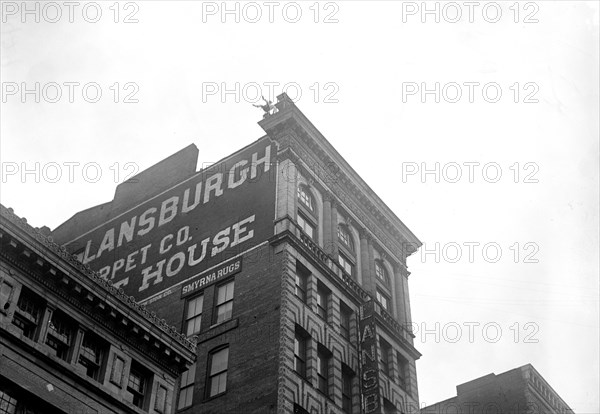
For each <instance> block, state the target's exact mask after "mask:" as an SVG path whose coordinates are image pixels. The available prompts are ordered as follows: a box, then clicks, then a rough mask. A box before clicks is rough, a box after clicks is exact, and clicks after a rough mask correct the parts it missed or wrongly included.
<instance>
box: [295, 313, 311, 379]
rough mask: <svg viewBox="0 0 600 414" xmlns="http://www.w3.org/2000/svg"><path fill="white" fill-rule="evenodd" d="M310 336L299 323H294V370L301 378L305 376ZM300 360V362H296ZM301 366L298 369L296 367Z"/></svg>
mask: <svg viewBox="0 0 600 414" xmlns="http://www.w3.org/2000/svg"><path fill="white" fill-rule="evenodd" d="M309 338H310V336H309V335H308V333H307V332H306V331H304V329H302V328H301V327H300V326H299V325H296V329H295V332H294V372H296V373H297V374H298V375H300V376H301V377H302V378H304V379H306V378H307V373H308V369H307V363H306V362H307V355H308V340H309ZM298 361H300V362H301V363H298ZM299 366H301V369H300V370H299V369H298V367H299Z"/></svg>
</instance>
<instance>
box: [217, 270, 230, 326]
mask: <svg viewBox="0 0 600 414" xmlns="http://www.w3.org/2000/svg"><path fill="white" fill-rule="evenodd" d="M233 286H234V282H233V280H232V281H231V282H229V283H227V284H225V285H222V286H219V287H218V288H217V305H216V312H215V315H216V320H215V323H221V322H224V321H227V320H229V319H231V315H232V314H233Z"/></svg>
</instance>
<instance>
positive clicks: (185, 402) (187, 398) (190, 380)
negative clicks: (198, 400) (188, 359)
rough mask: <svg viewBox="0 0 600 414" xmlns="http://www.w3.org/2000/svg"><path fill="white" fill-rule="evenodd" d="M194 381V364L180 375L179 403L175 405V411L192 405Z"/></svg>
mask: <svg viewBox="0 0 600 414" xmlns="http://www.w3.org/2000/svg"><path fill="white" fill-rule="evenodd" d="M195 380H196V364H192V365H191V366H190V368H189V369H188V370H187V371H185V372H184V373H183V374H181V381H180V383H179V402H178V403H177V409H178V410H181V409H183V408H186V407H189V406H190V405H192V398H193V397H194V381H195Z"/></svg>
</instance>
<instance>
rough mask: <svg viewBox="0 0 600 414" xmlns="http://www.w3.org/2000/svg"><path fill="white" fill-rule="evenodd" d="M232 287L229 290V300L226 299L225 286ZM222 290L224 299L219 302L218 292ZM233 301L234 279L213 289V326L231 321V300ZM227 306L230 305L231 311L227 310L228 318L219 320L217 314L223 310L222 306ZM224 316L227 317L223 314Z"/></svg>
mask: <svg viewBox="0 0 600 414" xmlns="http://www.w3.org/2000/svg"><path fill="white" fill-rule="evenodd" d="M230 285H231V286H232V288H231V298H229V299H227V291H228V289H227V286H230ZM222 288H225V298H224V301H223V302H219V292H220V290H221V289H222ZM234 299H235V279H229V280H228V281H226V282H223V283H221V284H219V285H217V286H216V287H215V306H214V310H213V325H218V324H221V323H223V322H227V321H229V320H231V319H233V300H234ZM229 304H231V309H230V310H229V317H225V319H219V318H220V316H221V315H220V314H219V310H220V309H221V308H223V307H224V306H228V305H229ZM224 315H227V313H225V314H224Z"/></svg>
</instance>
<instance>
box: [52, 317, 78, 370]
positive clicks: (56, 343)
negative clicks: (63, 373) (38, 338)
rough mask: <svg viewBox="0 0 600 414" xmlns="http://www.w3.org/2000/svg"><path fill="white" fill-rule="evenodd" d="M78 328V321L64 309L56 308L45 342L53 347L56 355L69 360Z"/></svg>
mask: <svg viewBox="0 0 600 414" xmlns="http://www.w3.org/2000/svg"><path fill="white" fill-rule="evenodd" d="M55 318H56V319H55ZM76 328H77V323H76V322H75V321H74V320H72V319H71V318H70V317H69V316H68V315H67V314H66V313H65V312H63V311H62V310H60V309H55V310H54V311H53V312H52V316H51V317H50V321H49V322H48V328H47V330H46V339H45V341H44V344H45V345H46V346H47V347H48V348H50V349H52V351H51V352H52V353H53V354H54V356H56V357H57V358H59V359H62V360H63V361H69V358H70V357H71V353H72V352H73V345H74V339H75V335H76Z"/></svg>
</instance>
